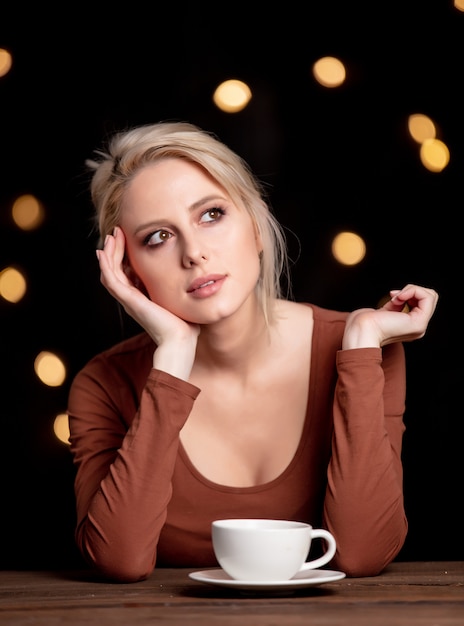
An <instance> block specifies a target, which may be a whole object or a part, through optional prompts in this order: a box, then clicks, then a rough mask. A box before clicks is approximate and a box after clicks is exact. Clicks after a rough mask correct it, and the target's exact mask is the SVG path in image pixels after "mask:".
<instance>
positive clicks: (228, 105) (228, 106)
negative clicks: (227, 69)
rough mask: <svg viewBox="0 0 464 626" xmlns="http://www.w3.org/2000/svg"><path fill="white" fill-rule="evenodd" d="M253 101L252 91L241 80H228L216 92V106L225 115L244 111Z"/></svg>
mask: <svg viewBox="0 0 464 626" xmlns="http://www.w3.org/2000/svg"><path fill="white" fill-rule="evenodd" d="M250 100H251V90H250V88H249V87H248V85H246V84H245V83H244V82H242V81H241V80H235V79H232V80H226V81H224V82H223V83H221V84H220V85H218V87H217V88H216V90H215V91H214V94H213V101H214V104H215V105H216V106H217V107H218V108H219V109H221V111H224V112H225V113H237V112H238V111H242V110H243V109H244V108H245V107H246V106H247V104H248V103H249V102H250Z"/></svg>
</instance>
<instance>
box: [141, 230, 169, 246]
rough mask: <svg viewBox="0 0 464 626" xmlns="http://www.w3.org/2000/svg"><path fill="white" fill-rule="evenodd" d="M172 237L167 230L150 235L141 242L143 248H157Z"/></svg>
mask: <svg viewBox="0 0 464 626" xmlns="http://www.w3.org/2000/svg"><path fill="white" fill-rule="evenodd" d="M171 237H172V234H171V233H169V232H168V231H167V230H157V231H156V232H154V233H150V234H149V235H147V236H146V237H145V239H144V240H143V245H144V246H159V245H160V244H161V243H164V242H165V241H167V240H168V239H170V238H171Z"/></svg>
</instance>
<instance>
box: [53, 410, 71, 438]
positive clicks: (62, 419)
mask: <svg viewBox="0 0 464 626" xmlns="http://www.w3.org/2000/svg"><path fill="white" fill-rule="evenodd" d="M53 432H54V433H55V436H56V437H57V439H59V440H60V441H62V442H63V443H66V444H69V420H68V415H67V414H66V413H60V414H59V415H57V416H56V417H55V421H54V422H53Z"/></svg>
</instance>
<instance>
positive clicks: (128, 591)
mask: <svg viewBox="0 0 464 626" xmlns="http://www.w3.org/2000/svg"><path fill="white" fill-rule="evenodd" d="M191 571H193V570H189V569H158V570H155V572H154V573H153V575H152V576H151V577H150V578H149V579H148V580H146V581H143V582H140V583H132V584H115V583H108V582H104V581H102V580H98V579H96V578H95V577H92V575H91V574H90V573H89V572H85V571H79V572H73V571H64V572H55V571H3V572H0V624H1V625H2V626H3V625H5V626H23V625H24V626H26V625H28V626H38V625H39V626H41V625H43V626H55V625H58V624H60V625H62V624H66V625H72V626H80V625H82V626H84V625H85V626H93V625H98V626H107V625H108V626H109V625H111V626H118V625H119V624H121V625H124V626H138V625H144V624H147V625H148V624H151V625H153V624H168V625H169V626H177V625H182V626H188V625H189V624H192V625H195V626H196V625H198V626H210V625H211V624H216V625H218V626H228V625H240V626H264V625H269V626H271V625H272V626H299V625H303V624H304V625H310V626H338V625H340V626H342V625H343V626H351V625H353V626H397V625H407V626H464V562H463V561H451V562H446V563H445V562H424V563H422V562H418V563H401V562H398V563H393V564H392V565H390V566H389V567H388V568H387V569H386V571H385V572H384V573H383V574H381V575H380V576H376V577H372V578H345V579H343V580H340V581H336V582H330V583H327V584H324V585H321V586H318V587H309V588H306V589H299V590H296V591H293V592H286V593H283V594H282V593H279V594H277V595H275V594H271V593H265V592H256V593H252V594H250V593H243V592H240V591H238V590H234V589H233V590H231V589H228V588H222V587H216V586H211V585H206V584H203V583H201V582H197V581H194V580H191V579H190V578H189V577H188V573H189V572H191Z"/></svg>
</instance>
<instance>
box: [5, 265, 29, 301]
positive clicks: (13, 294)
mask: <svg viewBox="0 0 464 626" xmlns="http://www.w3.org/2000/svg"><path fill="white" fill-rule="evenodd" d="M25 293H26V279H25V278H24V276H23V275H22V274H21V272H20V271H19V270H17V269H15V268H14V267H6V268H5V269H4V270H2V271H1V272H0V296H1V297H2V298H4V299H5V300H8V302H13V303H16V302H19V301H20V300H21V298H22V297H23V296H24V294H25Z"/></svg>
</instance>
